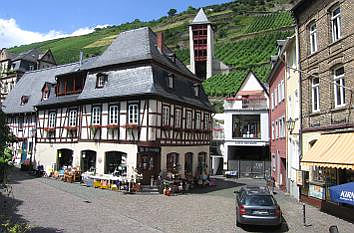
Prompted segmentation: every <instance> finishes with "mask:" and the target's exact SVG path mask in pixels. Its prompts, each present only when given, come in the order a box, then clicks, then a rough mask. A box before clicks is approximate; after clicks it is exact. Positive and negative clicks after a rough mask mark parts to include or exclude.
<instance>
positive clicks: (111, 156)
mask: <svg viewBox="0 0 354 233" xmlns="http://www.w3.org/2000/svg"><path fill="white" fill-rule="evenodd" d="M105 161H106V162H105V172H104V173H105V174H112V173H116V172H117V173H119V175H124V173H126V164H127V163H126V161H127V154H126V153H123V152H119V151H110V152H106V159H105Z"/></svg>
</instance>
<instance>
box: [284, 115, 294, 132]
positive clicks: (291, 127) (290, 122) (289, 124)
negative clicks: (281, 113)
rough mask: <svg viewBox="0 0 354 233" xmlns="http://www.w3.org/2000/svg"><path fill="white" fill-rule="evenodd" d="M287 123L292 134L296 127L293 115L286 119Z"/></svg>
mask: <svg viewBox="0 0 354 233" xmlns="http://www.w3.org/2000/svg"><path fill="white" fill-rule="evenodd" d="M286 125H287V128H288V130H289V132H290V134H292V132H293V130H294V128H295V120H293V119H292V118H291V117H290V118H289V120H287V121H286Z"/></svg>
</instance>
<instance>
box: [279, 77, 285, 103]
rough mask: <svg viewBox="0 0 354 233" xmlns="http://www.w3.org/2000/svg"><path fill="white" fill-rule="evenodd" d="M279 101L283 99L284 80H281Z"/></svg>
mask: <svg viewBox="0 0 354 233" xmlns="http://www.w3.org/2000/svg"><path fill="white" fill-rule="evenodd" d="M280 86H281V100H284V98H285V83H284V80H281V84H280Z"/></svg>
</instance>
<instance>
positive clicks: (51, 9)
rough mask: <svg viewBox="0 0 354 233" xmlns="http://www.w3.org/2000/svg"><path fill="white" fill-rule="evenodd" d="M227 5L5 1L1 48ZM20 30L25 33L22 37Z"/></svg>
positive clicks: (188, 0) (212, 0)
mask: <svg viewBox="0 0 354 233" xmlns="http://www.w3.org/2000/svg"><path fill="white" fill-rule="evenodd" d="M224 2H230V0H145V1H144V0H129V1H122V0H115V1H114V0H56V1H53V0H52V1H51V0H33V1H23V0H11V1H2V3H1V10H0V47H8V46H13V45H19V44H23V43H29V42H32V41H33V42H34V41H40V40H46V39H51V38H57V37H60V36H61V35H63V36H70V35H72V34H73V35H79V34H85V33H86V32H89V30H92V28H93V27H95V26H97V25H107V24H109V25H117V24H121V23H125V22H130V21H132V20H134V19H140V20H143V21H146V20H151V19H158V18H160V17H161V16H164V15H167V12H168V10H169V9H171V8H175V9H177V11H178V12H180V11H183V10H185V9H187V7H188V6H193V7H195V8H199V7H201V6H207V5H212V4H218V3H224ZM21 31H23V32H25V33H23V34H21ZM33 33H35V34H33ZM8 34H14V35H16V37H19V38H18V39H16V38H15V37H13V38H8V37H6V38H5V37H4V35H8ZM17 34H18V35H17ZM32 37H33V39H32ZM31 39H32V41H31Z"/></svg>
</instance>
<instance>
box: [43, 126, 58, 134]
mask: <svg viewBox="0 0 354 233" xmlns="http://www.w3.org/2000/svg"><path fill="white" fill-rule="evenodd" d="M44 131H46V132H48V133H51V132H55V128H52V127H46V128H44Z"/></svg>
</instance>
